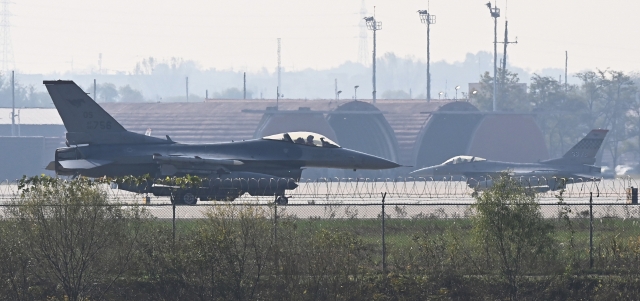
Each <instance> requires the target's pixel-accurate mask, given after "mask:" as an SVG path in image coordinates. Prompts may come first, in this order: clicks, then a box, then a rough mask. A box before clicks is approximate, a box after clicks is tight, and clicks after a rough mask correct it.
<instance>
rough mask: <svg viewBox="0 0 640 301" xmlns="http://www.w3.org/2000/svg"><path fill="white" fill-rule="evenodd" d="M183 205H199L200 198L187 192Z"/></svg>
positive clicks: (184, 194) (183, 198) (183, 196)
mask: <svg viewBox="0 0 640 301" xmlns="http://www.w3.org/2000/svg"><path fill="white" fill-rule="evenodd" d="M182 203H183V204H185V205H192V206H193V205H195V204H196V203H198V198H197V197H196V196H195V195H194V194H193V193H192V192H189V191H187V192H185V193H183V194H182Z"/></svg>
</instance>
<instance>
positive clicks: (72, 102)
mask: <svg viewBox="0 0 640 301" xmlns="http://www.w3.org/2000/svg"><path fill="white" fill-rule="evenodd" d="M43 83H44V85H45V86H46V87H47V90H48V91H49V95H50V96H51V100H53V104H54V105H55V106H56V109H57V110H58V113H59V114H60V117H61V118H62V122H63V123H64V127H65V128H66V129H67V143H69V144H76V145H77V144H121V143H173V142H172V141H167V140H164V139H160V138H155V137H149V136H145V135H142V134H137V133H133V132H129V131H127V130H126V129H125V128H124V127H123V126H122V125H121V124H120V123H119V122H118V121H117V120H115V119H114V118H113V117H112V116H111V115H109V113H107V112H106V111H105V110H104V109H103V108H102V107H101V106H100V105H98V103H96V102H95V101H94V100H93V99H91V97H89V96H88V95H87V93H85V92H84V91H83V90H82V89H81V88H80V87H78V85H77V84H76V83H75V82H73V81H70V80H56V81H47V80H46V81H44V82H43Z"/></svg>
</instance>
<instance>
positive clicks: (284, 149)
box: [56, 139, 399, 178]
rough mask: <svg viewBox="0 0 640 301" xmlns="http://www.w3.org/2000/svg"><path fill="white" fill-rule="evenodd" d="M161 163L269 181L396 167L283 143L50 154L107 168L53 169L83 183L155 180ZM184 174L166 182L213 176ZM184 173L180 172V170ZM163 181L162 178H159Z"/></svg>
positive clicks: (98, 148)
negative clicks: (177, 161) (203, 162)
mask: <svg viewBox="0 0 640 301" xmlns="http://www.w3.org/2000/svg"><path fill="white" fill-rule="evenodd" d="M154 155H155V156H156V158H157V157H158V156H160V157H166V158H172V157H196V156H200V157H206V158H207V159H221V160H226V159H229V158H233V159H234V160H241V161H242V164H240V165H223V166H222V167H224V169H225V171H227V172H242V171H247V172H254V173H263V174H265V175H269V176H271V177H283V178H284V177H287V178H299V177H300V171H301V170H300V168H303V167H327V168H342V169H386V168H394V167H397V166H399V165H398V164H396V163H394V162H391V161H388V160H385V159H382V158H379V157H376V156H372V155H368V154H365V153H361V152H358V151H354V150H349V149H344V148H341V147H317V146H309V145H300V144H295V143H290V142H287V141H277V140H267V139H255V140H247V141H239V142H229V143H213V144H181V143H171V144H106V145H99V144H97V145H85V146H77V147H67V148H61V149H59V150H58V151H57V152H56V157H57V158H56V159H57V161H64V160H65V159H69V160H76V159H85V160H99V161H100V162H104V161H108V162H109V163H107V164H104V165H101V166H97V167H95V168H81V169H74V168H69V169H67V168H63V167H62V166H59V167H57V171H58V173H59V174H67V175H84V176H89V177H101V176H109V177H118V176H125V175H134V176H141V175H144V174H149V175H152V176H154V175H156V174H158V173H159V172H161V171H160V170H159V166H160V165H159V164H158V162H157V161H156V160H155V159H154ZM192 165H193V166H191V168H188V169H189V171H188V172H184V171H180V170H178V171H177V172H176V173H175V174H170V175H171V176H173V175H175V176H183V175H185V174H191V175H210V174H212V173H213V174H214V175H215V173H216V172H215V171H213V172H212V170H210V169H208V168H203V166H198V165H199V164H192ZM182 169H183V170H184V168H182ZM165 175H167V174H165Z"/></svg>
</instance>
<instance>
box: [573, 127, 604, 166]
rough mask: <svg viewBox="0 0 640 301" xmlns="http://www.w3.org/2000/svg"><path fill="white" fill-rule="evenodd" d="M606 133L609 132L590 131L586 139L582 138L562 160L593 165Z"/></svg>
mask: <svg viewBox="0 0 640 301" xmlns="http://www.w3.org/2000/svg"><path fill="white" fill-rule="evenodd" d="M608 132H609V130H591V132H589V134H587V136H586V137H584V138H582V140H580V142H578V144H576V145H574V146H573V147H572V148H571V149H570V150H569V151H568V152H567V153H566V154H564V156H562V158H563V159H569V160H572V161H577V163H580V164H594V163H595V162H596V154H597V153H598V150H600V146H602V141H604V138H605V137H606V136H607V133H608Z"/></svg>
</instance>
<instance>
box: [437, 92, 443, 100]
mask: <svg viewBox="0 0 640 301" xmlns="http://www.w3.org/2000/svg"><path fill="white" fill-rule="evenodd" d="M442 94H444V93H443V92H442V91H440V92H438V99H440V98H441V97H442Z"/></svg>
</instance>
